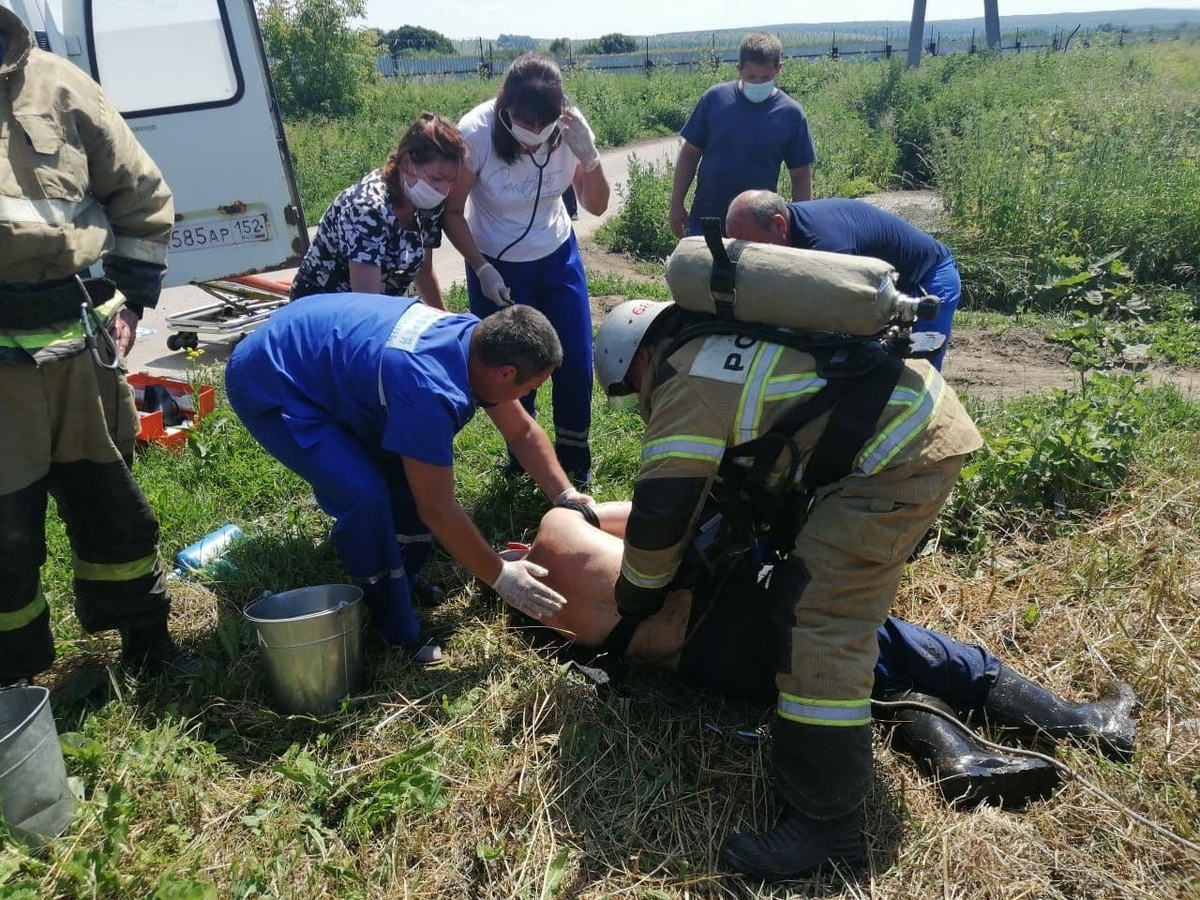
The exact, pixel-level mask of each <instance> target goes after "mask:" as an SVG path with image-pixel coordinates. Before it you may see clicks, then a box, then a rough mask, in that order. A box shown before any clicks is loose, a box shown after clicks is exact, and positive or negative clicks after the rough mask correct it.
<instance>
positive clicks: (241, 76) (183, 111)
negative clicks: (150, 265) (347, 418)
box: [0, 0, 308, 286]
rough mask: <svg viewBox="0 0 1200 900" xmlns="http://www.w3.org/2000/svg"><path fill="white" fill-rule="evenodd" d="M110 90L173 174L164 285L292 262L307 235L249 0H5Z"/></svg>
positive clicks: (55, 49)
mask: <svg viewBox="0 0 1200 900" xmlns="http://www.w3.org/2000/svg"><path fill="white" fill-rule="evenodd" d="M0 6H5V7H8V8H9V9H10V10H12V11H13V12H15V13H16V14H17V15H18V16H19V17H20V18H21V19H22V20H23V21H24V22H25V24H26V25H27V26H28V27H29V30H30V31H31V32H32V33H33V35H34V37H35V39H36V40H37V43H38V45H39V46H41V48H42V49H43V50H47V51H49V52H51V53H55V54H57V55H59V56H62V57H63V58H65V59H68V60H70V61H71V62H72V63H74V64H75V65H77V66H79V68H81V69H83V70H84V71H85V72H87V73H88V74H90V75H91V76H92V77H93V78H94V79H96V81H98V82H99V83H100V84H101V85H102V86H103V87H104V89H105V91H106V92H107V94H108V95H109V97H110V98H111V99H112V101H113V103H114V104H115V105H116V106H117V108H118V109H119V110H120V111H121V114H122V115H123V116H124V117H125V119H126V121H127V122H128V123H129V125H130V127H131V128H132V129H133V131H134V133H135V134H137V136H138V139H139V140H140V141H141V143H142V145H143V146H144V147H145V148H146V150H147V152H149V154H150V155H151V157H153V158H154V160H155V162H156V163H158V165H159V167H160V168H161V169H162V171H163V174H164V175H165V176H166V179H167V183H168V184H169V185H170V186H171V191H172V193H173V194H174V197H175V228H174V230H173V232H172V234H171V248H170V260H171V264H170V266H169V267H168V269H167V276H166V281H165V285H166V286H176V285H180V284H187V283H192V282H209V281H214V280H217V279H224V278H230V277H234V276H245V275H252V274H253V273H259V272H269V271H273V270H277V269H287V268H295V267H296V266H297V265H299V263H300V260H301V259H302V258H303V256H304V252H305V251H306V250H307V249H308V232H307V230H306V229H305V227H304V216H303V213H302V211H301V207H300V195H299V192H298V190H297V188H296V178H295V174H294V172H293V171H292V165H291V160H290V157H289V156H288V151H287V144H286V142H285V139H284V133H283V123H282V121H281V120H280V117H279V110H278V106H277V104H276V102H275V96H274V91H273V89H272V87H271V80H270V75H269V72H268V68H267V58H266V52H265V50H264V48H263V42H262V35H261V33H260V32H259V28H258V20H257V17H256V15H255V12H254V5H253V3H252V0H0Z"/></svg>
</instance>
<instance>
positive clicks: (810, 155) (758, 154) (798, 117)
mask: <svg viewBox="0 0 1200 900" xmlns="http://www.w3.org/2000/svg"><path fill="white" fill-rule="evenodd" d="M782 53H783V45H782V44H780V43H779V39H778V38H776V37H775V36H774V35H770V34H763V33H761V32H755V33H753V34H748V35H746V37H745V38H744V39H743V40H742V44H741V48H740V49H739V51H738V65H737V70H738V75H739V76H740V77H739V79H738V80H737V81H729V82H725V83H724V84H718V85H715V86H713V87H711V88H709V89H708V90H707V91H705V93H704V96H703V97H701V98H700V102H699V103H697V104H696V108H695V109H694V110H693V111H692V115H691V116H690V117H689V118H688V120H687V123H686V124H685V125H684V126H683V131H682V136H683V146H682V147H680V148H679V159H678V160H677V161H676V163H675V178H674V182H673V183H672V187H671V211H670V216H671V231H672V232H674V234H675V236H676V237H683V236H684V235H685V234H699V233H700V220H701V219H704V218H710V217H716V218H724V217H725V210H727V209H728V208H729V202H730V201H731V200H732V199H733V198H734V197H736V196H737V195H738V194H739V193H741V192H742V191H745V190H750V189H751V188H759V189H762V190H771V191H773V190H775V189H776V188H777V187H778V185H779V165H780V163H783V164H784V165H785V166H787V169H788V172H789V173H790V175H791V178H792V199H793V200H808V199H809V198H810V197H812V169H811V167H812V164H813V163H814V162H816V159H817V153H816V150H814V149H813V142H812V137H811V136H810V135H809V132H808V119H807V118H805V116H804V110H803V109H801V108H800V104H799V103H797V102H796V101H795V100H793V99H792V98H791V97H789V96H788V95H787V94H786V93H784V92H783V91H782V90H780V89H779V88H777V87H775V77H776V76H777V75H778V74H779V70H780V69H781V68H782V63H781V61H780V57H781V56H782ZM697 169H699V174H698V177H697ZM693 179H696V194H695V197H693V199H692V209H691V212H690V214H689V212H688V209H687V208H686V207H685V206H684V201H685V199H686V198H687V192H688V188H690V187H691V185H692V180H693Z"/></svg>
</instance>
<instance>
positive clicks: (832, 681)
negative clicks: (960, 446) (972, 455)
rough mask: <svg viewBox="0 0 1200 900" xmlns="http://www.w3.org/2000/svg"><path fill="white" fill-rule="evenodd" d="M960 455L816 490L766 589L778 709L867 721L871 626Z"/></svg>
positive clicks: (802, 720) (829, 720) (873, 645)
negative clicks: (787, 552) (774, 643)
mask: <svg viewBox="0 0 1200 900" xmlns="http://www.w3.org/2000/svg"><path fill="white" fill-rule="evenodd" d="M965 460H966V457H965V456H950V457H946V458H944V459H939V460H927V459H922V458H916V459H912V460H909V461H906V462H903V463H901V464H899V465H897V466H894V467H892V468H889V469H884V470H882V471H880V472H875V473H873V474H872V475H869V476H866V477H862V476H850V477H847V478H843V479H841V480H839V481H836V482H834V483H833V484H830V485H828V486H827V487H825V488H823V489H821V490H820V491H819V492H818V493H817V496H816V502H815V503H814V504H813V507H812V510H811V512H810V513H809V515H808V518H807V520H806V521H805V523H804V525H803V527H802V528H801V529H800V531H799V533H798V534H797V536H796V542H795V545H794V546H793V548H792V552H791V554H790V558H789V559H788V561H787V562H786V563H785V564H784V565H782V566H780V567H779V568H780V569H781V570H782V571H780V572H777V573H775V575H774V576H773V578H772V584H771V587H770V591H771V592H772V593H773V594H774V595H775V596H774V598H773V601H772V603H773V612H772V615H773V616H774V617H775V622H774V625H775V627H774V628H773V629H772V631H773V635H774V638H775V640H777V641H778V642H779V645H778V646H777V647H776V653H775V659H776V662H777V665H778V666H779V669H778V673H777V675H776V686H777V687H778V688H779V699H778V705H777V708H776V712H777V713H778V714H779V715H780V716H781V717H783V718H784V719H788V720H790V721H792V722H796V723H799V724H803V725H816V726H835V727H836V726H855V725H865V724H869V723H870V721H871V691H872V687H873V685H874V681H875V663H876V661H877V660H878V658H879V638H878V634H877V631H878V629H879V627H880V626H881V625H882V624H883V623H884V621H885V620H886V619H887V616H888V611H889V609H890V608H891V605H892V600H893V599H894V598H895V595H896V591H897V590H898V589H899V586H900V580H901V577H902V576H903V574H904V565H905V562H906V561H907V560H908V557H909V556H910V555H911V554H912V552H913V550H915V549H916V546H917V544H918V543H919V542H920V540H921V538H922V537H924V535H925V533H926V532H927V531H928V530H929V527H930V525H932V524H933V520H934V518H935V517H936V516H937V513H938V510H939V509H941V506H942V504H943V503H944V502H945V500H946V498H947V497H948V496H949V494H950V491H951V489H952V488H953V487H954V483H955V481H956V480H957V478H958V473H959V470H960V469H961V468H962V465H963V463H964V461H965Z"/></svg>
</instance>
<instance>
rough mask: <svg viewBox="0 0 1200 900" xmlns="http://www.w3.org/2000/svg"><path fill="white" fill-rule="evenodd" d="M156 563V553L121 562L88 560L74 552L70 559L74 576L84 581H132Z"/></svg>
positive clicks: (148, 571) (147, 571)
mask: <svg viewBox="0 0 1200 900" xmlns="http://www.w3.org/2000/svg"><path fill="white" fill-rule="evenodd" d="M157 563H158V554H157V553H151V554H150V555H149V556H143V557H142V558H141V559H135V560H132V561H130V562H123V563H98V562H88V561H87V560H85V559H80V558H79V557H78V556H75V555H74V554H72V559H71V564H72V566H73V568H74V569H75V577H76V578H80V579H82V580H84V581H133V580H134V579H135V578H141V577H142V576H143V575H149V574H150V573H151V572H153V571H154V566H155V565H156V564H157Z"/></svg>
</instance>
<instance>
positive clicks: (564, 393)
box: [445, 53, 609, 483]
mask: <svg viewBox="0 0 1200 900" xmlns="http://www.w3.org/2000/svg"><path fill="white" fill-rule="evenodd" d="M458 127H459V130H460V131H461V132H462V136H463V140H464V141H466V144H467V164H466V165H465V166H464V167H463V170H462V171H461V172H460V173H459V177H458V180H457V181H456V182H455V184H454V187H453V189H452V190H451V192H450V200H449V202H448V204H447V209H446V221H445V228H446V236H447V237H449V238H450V241H451V242H452V243H453V244H454V246H455V247H457V248H458V249H459V251H460V252H461V253H462V255H463V259H464V260H465V261H466V264H467V293H468V295H469V297H470V302H471V312H473V313H475V315H477V316H480V317H481V318H482V317H484V316H486V315H488V314H489V313H493V312H495V311H496V310H497V309H499V308H500V307H501V306H507V305H508V304H510V303H525V304H529V305H530V306H533V307H535V308H536V309H538V310H540V311H541V312H543V313H544V314H545V315H546V317H547V318H548V319H549V320H550V321H551V322H552V323H553V325H554V329H555V331H556V332H557V333H558V337H559V340H560V341H561V342H562V345H563V350H564V360H563V364H562V366H561V367H559V369H558V370H557V371H556V372H555V373H554V377H553V381H552V396H553V403H554V432H555V452H556V453H557V455H558V459H559V462H561V463H562V466H563V468H564V469H565V470H566V471H567V473H568V474H570V475H571V476H572V477H573V478H574V479H576V481H577V482H580V483H582V482H586V481H587V479H588V477H589V472H590V470H591V464H592V460H591V450H590V448H589V446H588V431H589V429H590V428H591V401H592V318H591V311H590V309H589V306H588V293H587V281H586V278H585V276H584V272H583V262H582V260H581V259H580V256H579V246H578V244H577V243H576V240H575V232H574V230H573V229H572V227H571V217H570V216H569V215H568V213H567V209H566V207H565V206H564V205H563V202H562V200H561V198H562V194H563V191H565V190H566V189H567V188H568V187H570V186H573V187H574V189H575V192H576V194H577V195H578V197H579V205H580V206H582V207H583V208H584V209H585V210H587V211H588V212H590V213H592V214H593V215H600V214H601V213H603V212H604V210H605V209H607V208H608V200H609V185H608V180H607V179H606V178H605V176H604V169H603V168H602V167H601V165H600V153H599V152H598V151H597V150H596V140H595V136H594V135H593V134H592V130H591V128H589V127H588V123H587V120H586V119H584V117H583V114H582V113H581V112H580V111H579V110H578V109H577V108H576V107H574V106H572V105H571V103H570V101H569V100H568V99H567V97H566V95H565V94H564V93H563V80H562V72H560V71H559V68H558V65H557V64H556V63H555V62H554V60H552V59H550V58H548V57H546V56H542V55H540V54H537V53H525V54H522V55H521V56H519V57H517V58H516V59H515V60H513V62H512V64H511V65H510V66H509V67H508V69H507V71H506V72H505V73H504V82H503V84H501V86H500V91H499V93H498V94H497V95H496V98H495V99H494V100H488V101H487V102H485V103H482V104H480V105H479V106H477V107H475V108H474V109H473V110H471V111H470V112H469V113H467V114H466V115H465V116H463V118H462V119H461V120H460V121H459V123H458ZM468 197H469V198H470V201H471V202H470V203H469V204H468V203H467V198H468ZM533 400H534V397H533V395H532V394H531V395H530V396H528V397H526V398H525V400H524V401H523V402H524V403H525V405H526V409H528V410H529V411H530V412H531V413H532V412H533ZM509 466H510V471H518V469H517V468H516V466H515V463H513V461H511V460H510V463H509Z"/></svg>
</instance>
